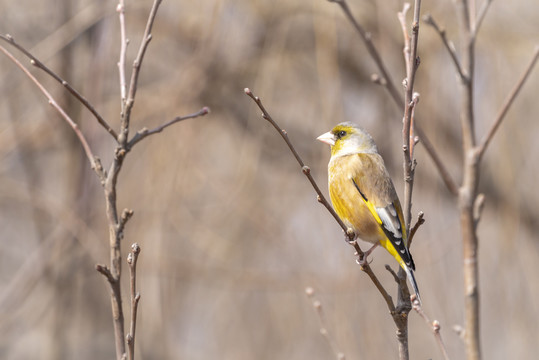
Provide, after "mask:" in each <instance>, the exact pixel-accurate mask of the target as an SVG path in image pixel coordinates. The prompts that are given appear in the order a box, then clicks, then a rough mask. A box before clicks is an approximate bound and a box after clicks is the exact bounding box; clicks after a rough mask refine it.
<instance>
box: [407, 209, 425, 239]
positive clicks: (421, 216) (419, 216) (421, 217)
mask: <svg viewBox="0 0 539 360" xmlns="http://www.w3.org/2000/svg"><path fill="white" fill-rule="evenodd" d="M424 215H425V214H424V213H423V211H420V212H419V213H418V214H417V221H416V223H415V225H414V226H413V227H412V229H411V230H410V235H409V236H408V244H407V245H408V248H410V246H412V240H413V239H414V236H415V233H416V232H417V230H418V229H419V227H420V226H421V225H423V224H424V223H425V218H424Z"/></svg>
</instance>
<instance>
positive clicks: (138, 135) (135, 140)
mask: <svg viewBox="0 0 539 360" xmlns="http://www.w3.org/2000/svg"><path fill="white" fill-rule="evenodd" d="M209 113H210V108H209V107H207V106H204V107H203V108H202V109H200V110H199V111H197V112H195V113H192V114H189V115H186V116H177V117H175V118H174V119H172V120H170V121H169V122H166V123H164V124H163V125H160V126H158V127H156V128H155V129H152V130H148V129H147V128H143V129H141V130H139V131H137V133H136V134H135V135H134V136H133V138H132V139H131V140H129V143H128V144H127V149H128V150H131V149H132V148H133V146H135V144H136V143H138V142H139V141H140V140H142V139H144V138H145V137H147V136H150V135H153V134H157V133H160V132H161V131H163V130H164V129H166V128H167V127H169V126H171V125H174V124H176V123H178V122H180V121H183V120H187V119H193V118H196V117H199V116H204V115H207V114H209Z"/></svg>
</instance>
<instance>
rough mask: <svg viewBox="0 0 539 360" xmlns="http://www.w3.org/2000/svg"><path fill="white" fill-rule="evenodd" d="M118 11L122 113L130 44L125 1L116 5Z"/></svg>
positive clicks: (122, 0) (120, 0) (120, 1)
mask: <svg viewBox="0 0 539 360" xmlns="http://www.w3.org/2000/svg"><path fill="white" fill-rule="evenodd" d="M116 11H117V12H118V18H119V21H120V59H119V60H118V75H119V77H120V97H121V99H120V101H121V107H122V113H124V111H125V100H126V99H125V98H126V93H127V85H126V83H125V56H126V54H127V45H129V39H127V37H126V35H125V1H124V0H119V2H118V6H117V7H116Z"/></svg>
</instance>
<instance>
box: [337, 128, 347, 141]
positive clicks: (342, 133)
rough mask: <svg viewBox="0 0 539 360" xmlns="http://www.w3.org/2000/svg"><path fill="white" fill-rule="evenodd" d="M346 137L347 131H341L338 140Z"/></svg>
mask: <svg viewBox="0 0 539 360" xmlns="http://www.w3.org/2000/svg"><path fill="white" fill-rule="evenodd" d="M345 136H346V131H344V130H341V131H339V132H338V133H337V138H338V139H342V138H343V137H345Z"/></svg>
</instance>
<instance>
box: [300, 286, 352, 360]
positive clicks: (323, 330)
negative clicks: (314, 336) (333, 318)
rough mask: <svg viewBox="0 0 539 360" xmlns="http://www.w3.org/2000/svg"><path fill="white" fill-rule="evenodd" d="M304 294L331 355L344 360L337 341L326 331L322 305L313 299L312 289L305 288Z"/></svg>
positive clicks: (338, 359)
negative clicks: (314, 312)
mask: <svg viewBox="0 0 539 360" xmlns="http://www.w3.org/2000/svg"><path fill="white" fill-rule="evenodd" d="M305 294H307V297H308V298H309V299H310V300H311V302H312V304H313V308H314V310H315V311H316V315H317V317H318V324H319V325H320V334H322V336H323V337H324V339H326V341H327V342H328V344H329V346H330V347H331V350H333V353H334V354H335V358H336V359H337V360H345V359H346V357H345V356H344V354H343V353H342V352H341V351H339V345H338V344H337V341H336V340H335V338H334V337H333V336H331V333H330V332H329V330H328V326H327V321H326V317H325V315H324V311H323V308H322V303H321V302H320V301H319V300H317V299H316V298H315V297H314V296H315V293H314V289H313V288H312V287H308V288H306V289H305Z"/></svg>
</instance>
